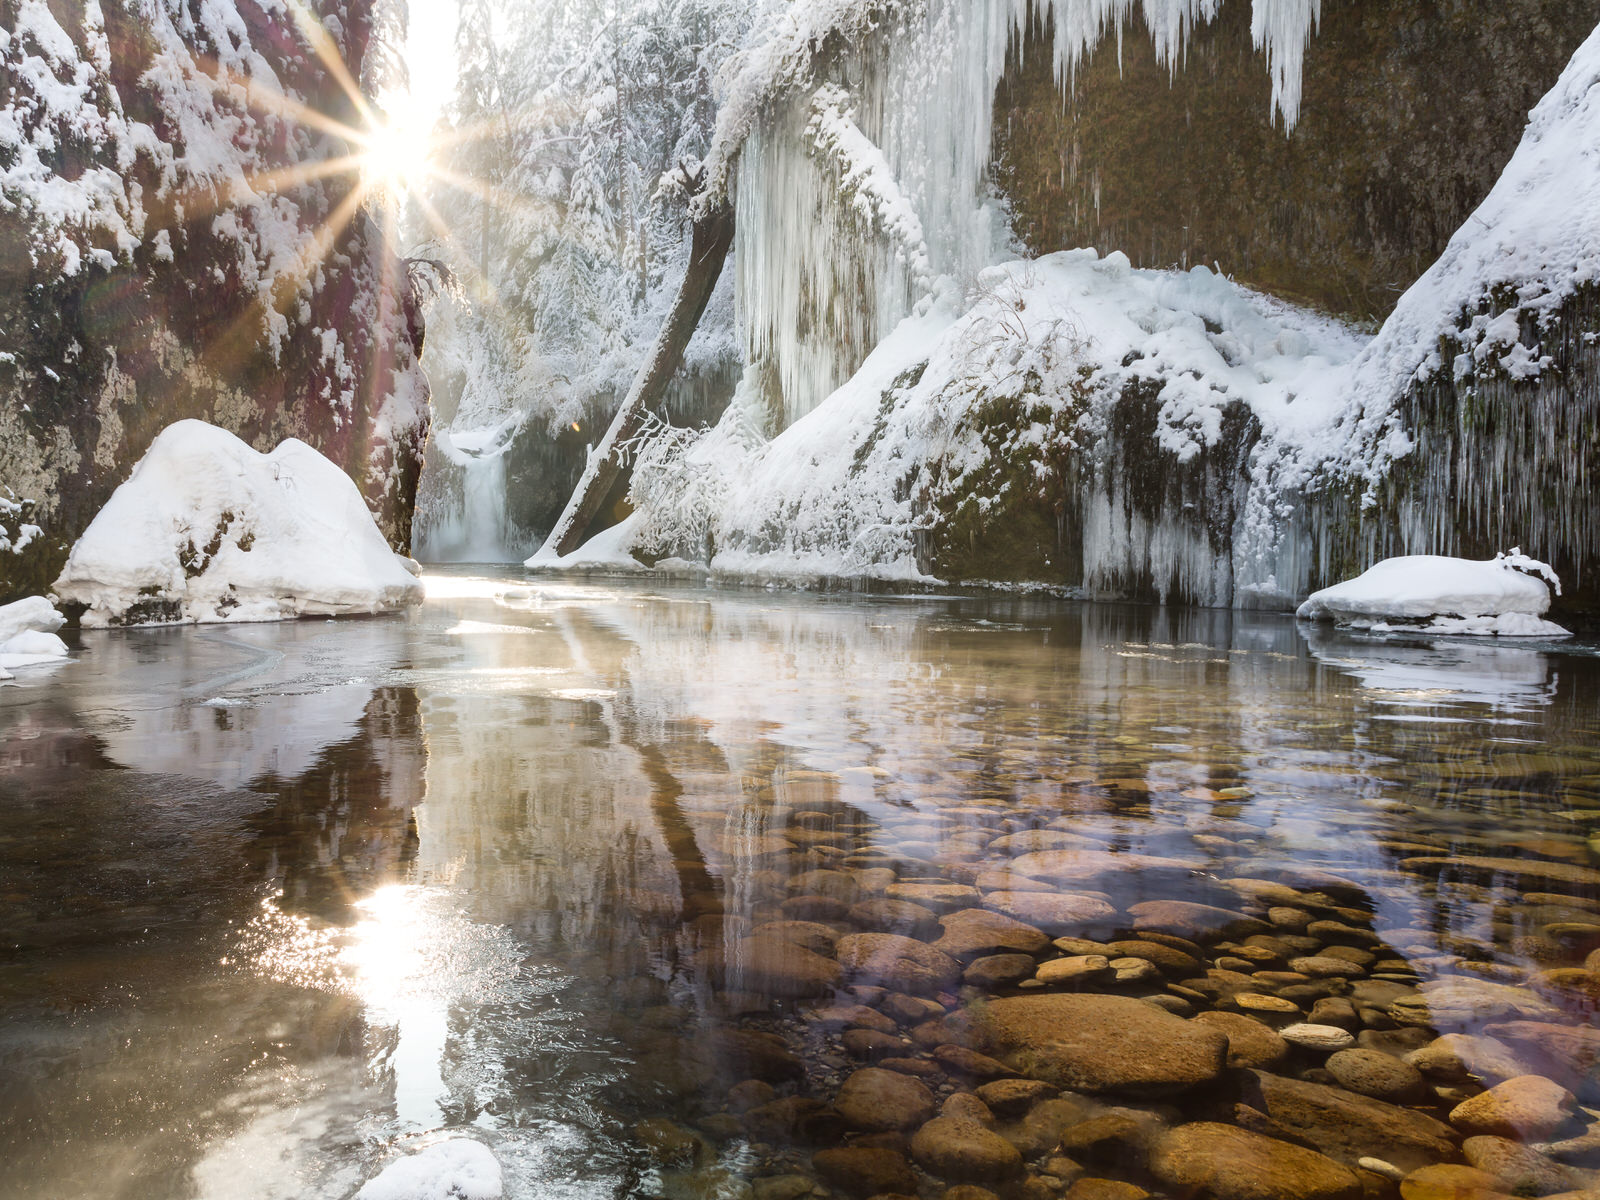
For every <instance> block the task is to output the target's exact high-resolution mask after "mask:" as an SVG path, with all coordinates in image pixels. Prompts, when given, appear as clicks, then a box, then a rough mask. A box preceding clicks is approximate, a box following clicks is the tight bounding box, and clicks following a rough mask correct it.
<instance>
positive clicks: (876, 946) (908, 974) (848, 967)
mask: <svg viewBox="0 0 1600 1200" xmlns="http://www.w3.org/2000/svg"><path fill="white" fill-rule="evenodd" d="M838 953H839V965H840V966H841V967H843V968H844V970H845V972H846V973H847V974H848V975H849V976H850V977H851V979H853V980H855V981H856V982H862V983H876V984H881V985H883V986H884V987H887V988H889V989H891V990H893V991H897V992H911V993H913V994H917V993H921V994H926V993H928V992H936V991H940V990H941V989H944V988H948V987H950V986H951V985H952V984H954V983H955V982H956V980H958V979H960V978H961V965H960V964H959V963H958V962H956V960H955V959H953V958H951V957H950V956H949V955H948V954H945V953H943V952H941V951H939V950H935V949H934V948H933V947H932V946H930V945H928V943H926V942H919V941H917V940H916V939H915V938H908V937H901V936H899V935H898V934H893V933H852V934H850V935H849V936H847V937H843V938H840V939H839V946H838Z"/></svg>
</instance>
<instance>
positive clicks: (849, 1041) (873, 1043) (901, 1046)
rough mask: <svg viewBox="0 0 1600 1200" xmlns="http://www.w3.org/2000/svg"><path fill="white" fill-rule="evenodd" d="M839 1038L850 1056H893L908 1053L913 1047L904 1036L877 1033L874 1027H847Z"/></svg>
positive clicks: (876, 1057)
mask: <svg viewBox="0 0 1600 1200" xmlns="http://www.w3.org/2000/svg"><path fill="white" fill-rule="evenodd" d="M839 1040H840V1041H842V1042H843V1043H844V1048H845V1052H846V1053H847V1054H849V1055H850V1056H851V1057H852V1058H866V1059H879V1058H893V1057H895V1056H896V1055H899V1054H909V1053H910V1052H911V1051H912V1050H913V1049H914V1047H913V1046H912V1044H911V1043H910V1042H909V1041H907V1040H906V1039H905V1038H903V1037H896V1036H895V1035H894V1034H892V1033H879V1032H878V1031H877V1030H876V1029H847V1030H845V1031H844V1036H843V1037H841V1038H840V1039H839Z"/></svg>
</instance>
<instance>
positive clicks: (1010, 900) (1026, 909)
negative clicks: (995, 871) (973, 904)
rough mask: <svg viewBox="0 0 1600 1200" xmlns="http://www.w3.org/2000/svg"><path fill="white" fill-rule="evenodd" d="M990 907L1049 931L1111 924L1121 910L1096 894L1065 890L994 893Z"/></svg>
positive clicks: (986, 901) (989, 899)
mask: <svg viewBox="0 0 1600 1200" xmlns="http://www.w3.org/2000/svg"><path fill="white" fill-rule="evenodd" d="M983 903H984V905H985V906H986V907H988V908H991V909H994V910H995V911H996V912H1000V913H1004V914H1005V915H1006V916H1008V917H1014V918H1015V919H1016V920H1018V921H1021V922H1024V923H1025V924H1029V925H1033V926H1036V927H1037V928H1039V929H1042V930H1043V931H1045V932H1046V933H1049V934H1052V935H1054V934H1060V933H1070V932H1072V931H1075V930H1081V929H1093V928H1096V927H1101V926H1109V925H1110V924H1111V923H1112V921H1113V920H1114V919H1115V917H1116V914H1117V910H1116V909H1114V908H1112V907H1111V905H1109V904H1108V903H1106V902H1105V901H1104V900H1101V899H1099V898H1098V897H1094V896H1072V895H1067V894H1066V893H1063V892H1022V891H1004V892H990V893H988V894H987V895H985V896H984V898H983Z"/></svg>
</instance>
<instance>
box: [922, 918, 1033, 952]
mask: <svg viewBox="0 0 1600 1200" xmlns="http://www.w3.org/2000/svg"><path fill="white" fill-rule="evenodd" d="M939 924H940V925H941V926H943V928H944V936H942V937H941V938H939V940H938V941H936V942H934V943H933V947H934V949H935V950H939V951H941V952H943V953H945V954H948V955H950V957H951V958H959V959H962V960H963V961H965V960H966V959H969V958H975V957H977V956H979V955H987V954H1037V953H1039V951H1041V950H1043V949H1044V948H1045V947H1046V946H1048V945H1049V944H1050V939H1049V938H1048V937H1047V936H1045V934H1044V933H1043V932H1042V931H1041V930H1039V929H1037V928H1036V927H1034V926H1032V925H1029V924H1026V923H1025V922H1022V921H1019V920H1017V919H1016V918H1015V917H1008V916H1006V915H1005V914H1004V913H1001V912H988V911H985V910H984V909H981V908H964V909H962V910H961V911H959V912H953V913H949V914H947V915H945V916H943V917H940V918H939Z"/></svg>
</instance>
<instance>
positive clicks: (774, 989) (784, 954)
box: [697, 937, 841, 999]
mask: <svg viewBox="0 0 1600 1200" xmlns="http://www.w3.org/2000/svg"><path fill="white" fill-rule="evenodd" d="M697 962H698V963H699V964H700V965H701V967H702V968H703V969H705V970H707V971H709V972H710V973H711V974H712V975H713V976H714V977H715V978H717V979H718V980H719V981H720V982H722V983H723V984H724V986H726V987H728V988H730V989H735V990H739V991H746V992H757V993H760V994H762V995H768V996H779V997H782V998H785V999H802V998H804V997H807V996H826V995H830V994H832V992H833V991H834V990H835V989H836V988H838V987H839V984H840V981H841V977H840V974H839V965H838V964H837V963H835V962H834V961H833V960H832V959H827V958H823V957H822V956H821V955H820V954H816V953H813V952H812V951H810V950H807V949H805V948H804V947H803V946H797V945H795V944H794V943H793V942H789V941H785V940H783V939H782V938H777V937H749V938H746V939H745V940H744V941H742V942H736V943H734V945H733V946H731V947H727V948H723V947H714V948H712V949H709V950H705V951H703V952H701V954H700V955H698V956H697Z"/></svg>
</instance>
